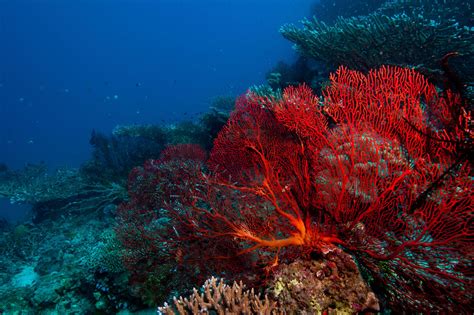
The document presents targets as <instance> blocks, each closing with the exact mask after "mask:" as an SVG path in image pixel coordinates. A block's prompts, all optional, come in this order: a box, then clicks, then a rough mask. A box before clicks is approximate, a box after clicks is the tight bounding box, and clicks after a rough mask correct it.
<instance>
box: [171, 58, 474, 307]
mask: <svg viewBox="0 0 474 315" xmlns="http://www.w3.org/2000/svg"><path fill="white" fill-rule="evenodd" d="M470 126H472V125H471V121H470V113H469V112H468V110H467V108H466V107H465V104H463V103H462V101H461V99H460V97H458V96H457V95H455V94H453V93H450V92H447V93H445V94H440V93H438V92H437V91H436V88H435V87H434V86H433V85H431V84H430V83H429V82H428V81H427V80H426V79H425V78H424V77H423V76H422V75H420V74H419V73H417V72H415V71H413V70H410V69H404V68H398V67H382V68H380V69H378V70H373V71H371V72H369V73H368V74H367V75H364V74H362V73H360V72H356V71H350V70H348V69H346V68H344V67H341V68H339V69H338V71H337V72H336V73H335V74H333V75H331V77H330V84H329V85H328V87H327V88H326V89H325V90H324V91H323V98H322V99H319V98H317V97H316V96H314V95H313V93H312V91H311V90H310V89H309V88H308V87H307V86H304V85H303V86H299V87H290V88H287V89H285V91H284V92H283V94H282V97H281V98H278V99H277V98H271V97H262V96H257V95H255V94H252V93H249V94H248V95H247V96H246V97H242V98H240V99H239V100H238V102H237V106H236V110H235V111H234V112H233V113H232V115H231V117H230V119H229V121H228V123H227V125H226V126H225V127H224V129H223V130H222V131H221V132H220V133H219V135H218V137H217V139H216V140H215V144H214V148H213V150H212V152H211V155H210V158H209V161H208V163H207V165H208V168H206V167H204V166H202V167H201V168H200V169H199V170H197V171H194V172H193V176H195V177H194V178H195V180H190V179H189V178H191V177H189V178H188V179H186V177H185V180H180V179H179V178H178V177H175V179H176V180H177V181H176V183H175V184H174V186H173V188H174V189H176V191H177V192H176V193H173V196H172V198H171V196H170V198H171V199H170V201H169V202H167V203H166V208H167V209H168V211H170V213H171V214H172V217H173V219H174V220H173V222H174V223H173V224H174V225H173V229H174V231H175V234H174V236H170V239H169V240H168V241H169V242H170V243H173V242H174V243H175V246H176V247H178V248H180V250H183V251H186V252H188V253H196V251H195V250H194V249H193V248H195V246H196V244H207V246H208V248H206V247H205V246H204V247H203V246H201V247H200V250H201V252H200V253H201V254H206V253H207V254H209V255H208V258H211V257H214V258H219V257H220V258H230V257H234V258H235V259H237V258H238V259H240V260H241V261H242V260H243V257H246V258H245V259H246V260H247V261H248V262H249V263H250V264H252V265H256V266H258V265H260V264H262V263H264V264H275V263H277V259H278V258H280V259H285V260H289V259H293V258H294V257H296V256H306V255H308V254H309V253H312V252H320V251H326V250H330V249H331V247H332V246H335V245H337V246H341V247H342V248H344V249H345V250H346V251H348V252H350V253H352V254H353V255H354V256H355V257H356V258H357V260H358V261H359V262H360V264H361V266H362V267H363V269H364V270H366V271H367V272H368V273H370V277H371V278H372V279H374V284H378V285H381V286H382V287H383V288H384V289H385V290H386V291H387V293H388V298H389V301H388V302H389V303H391V304H393V305H397V307H398V308H401V309H406V310H418V311H440V310H449V311H463V310H464V311H465V310H469V309H470V304H469V303H470V301H471V300H472V297H473V292H472V276H473V274H472V269H473V268H472V258H473V256H474V255H473V249H472V239H473V234H474V233H473V225H472V221H473V220H472V219H473V199H474V198H473V179H472V161H471V160H470V155H469V154H468V153H467V152H471V153H472V148H470V147H469V139H470V137H471V136H472V131H471V130H470ZM469 150H470V151H469ZM189 183H191V185H190V184H189ZM171 235H172V234H171ZM204 248H206V251H202V250H203V249H204ZM226 248H227V249H226ZM191 256H192V255H190V256H189V257H190V258H192V257H191ZM205 261H206V263H207V260H205ZM227 261H229V259H227ZM221 266H222V265H221ZM232 266H234V268H235V266H241V267H244V266H246V265H245V264H242V263H238V264H233V265H232V264H228V265H227V267H228V268H232ZM247 267H248V266H247ZM247 267H246V268H247ZM433 297H436V298H435V299H433Z"/></svg>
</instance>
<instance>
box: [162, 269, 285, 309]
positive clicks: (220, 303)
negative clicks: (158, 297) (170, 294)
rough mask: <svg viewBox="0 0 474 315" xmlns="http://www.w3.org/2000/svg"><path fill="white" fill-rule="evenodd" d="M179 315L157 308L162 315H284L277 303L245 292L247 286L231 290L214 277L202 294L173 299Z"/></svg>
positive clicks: (234, 287) (237, 286)
mask: <svg viewBox="0 0 474 315" xmlns="http://www.w3.org/2000/svg"><path fill="white" fill-rule="evenodd" d="M174 305H175V307H176V310H177V313H176V312H175V311H174V310H173V308H172V307H170V306H168V305H166V304H165V306H164V307H159V308H158V313H159V314H165V315H174V314H180V315H185V314H190V313H191V314H219V315H224V314H243V315H245V314H248V315H250V314H262V315H270V314H281V312H280V311H279V310H278V308H277V306H276V302H274V301H271V300H270V299H268V297H267V296H265V298H264V299H261V297H260V296H259V295H258V294H255V292H254V290H253V289H251V290H245V286H244V285H243V284H242V281H241V282H240V283H237V282H234V283H233V284H232V286H229V285H227V284H225V283H224V280H223V279H220V280H218V279H216V278H214V277H212V278H211V279H208V280H207V281H206V282H205V283H204V285H203V287H202V293H199V292H198V290H196V289H194V292H193V294H192V295H191V296H190V297H189V298H183V297H180V298H179V299H176V298H175V299H174Z"/></svg>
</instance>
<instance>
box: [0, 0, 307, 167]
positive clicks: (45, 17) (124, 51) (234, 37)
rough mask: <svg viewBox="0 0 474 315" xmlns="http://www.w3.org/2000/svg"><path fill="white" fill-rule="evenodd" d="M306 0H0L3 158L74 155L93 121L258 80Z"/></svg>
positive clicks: (180, 109) (190, 106)
mask: <svg viewBox="0 0 474 315" xmlns="http://www.w3.org/2000/svg"><path fill="white" fill-rule="evenodd" d="M313 2H314V1H311V0H155V1H151V0H148V1H145V0H127V1H124V0H93V1H72V0H71V1H69V0H68V1H64V0H58V1H51V0H36V1H34V0H31V1H22V0H11V1H6V0H0V162H6V163H7V164H8V165H9V166H11V167H13V168H19V167H23V166H24V165H25V163H27V162H33V163H35V162H39V161H45V162H46V163H48V165H50V166H52V167H57V166H79V165H80V164H81V163H82V162H84V161H85V160H86V159H87V158H88V157H89V153H90V148H89V143H88V140H89V135H90V132H91V130H92V129H93V128H95V129H98V130H100V131H103V132H107V133H109V132H111V130H112V129H113V127H114V126H116V125H117V124H133V123H160V122H163V121H164V122H169V121H176V120H180V119H183V118H187V117H191V116H193V115H194V116H195V115H196V113H199V112H202V111H205V110H207V108H208V106H209V100H210V99H211V98H212V97H213V96H216V95H219V94H233V95H237V94H241V93H244V92H245V91H246V89H247V88H248V87H249V86H250V85H252V84H261V83H263V82H264V75H265V73H266V72H267V71H268V70H269V69H270V68H271V67H272V66H273V65H275V63H276V62H277V61H278V60H280V59H286V60H288V61H289V60H291V58H293V57H294V53H293V51H292V48H291V44H290V43H289V42H287V41H285V40H284V39H283V38H282V37H281V36H280V34H279V33H278V29H279V27H280V26H281V25H282V24H284V23H289V22H297V21H298V20H300V19H301V18H302V17H304V16H306V15H308V13H309V8H310V5H311V4H312V3H313Z"/></svg>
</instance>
